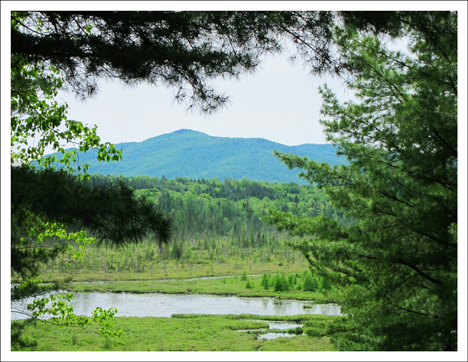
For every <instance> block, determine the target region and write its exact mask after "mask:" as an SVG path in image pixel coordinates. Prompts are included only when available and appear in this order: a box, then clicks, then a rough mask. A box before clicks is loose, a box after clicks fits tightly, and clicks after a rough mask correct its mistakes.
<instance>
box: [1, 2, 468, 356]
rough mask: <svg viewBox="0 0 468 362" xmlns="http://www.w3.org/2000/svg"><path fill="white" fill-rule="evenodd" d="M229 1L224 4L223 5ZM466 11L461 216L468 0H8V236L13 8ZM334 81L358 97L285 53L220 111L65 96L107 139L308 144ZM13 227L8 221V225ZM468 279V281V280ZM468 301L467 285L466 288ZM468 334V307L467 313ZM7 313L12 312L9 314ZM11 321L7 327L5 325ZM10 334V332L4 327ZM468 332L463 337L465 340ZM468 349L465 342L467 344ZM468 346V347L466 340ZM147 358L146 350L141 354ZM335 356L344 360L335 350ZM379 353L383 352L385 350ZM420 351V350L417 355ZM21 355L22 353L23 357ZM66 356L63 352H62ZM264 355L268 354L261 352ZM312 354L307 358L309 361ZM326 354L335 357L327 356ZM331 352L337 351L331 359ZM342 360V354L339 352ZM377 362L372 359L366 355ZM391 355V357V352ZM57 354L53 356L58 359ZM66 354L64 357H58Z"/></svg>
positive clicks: (122, 96) (233, 87)
mask: <svg viewBox="0 0 468 362" xmlns="http://www.w3.org/2000/svg"><path fill="white" fill-rule="evenodd" d="M220 4H221V5H220ZM72 6H73V8H75V9H88V10H136V9H139V10H182V9H183V10H228V7H229V10H402V9H407V10H457V9H458V10H459V11H460V13H459V17H460V20H459V34H460V38H459V39H460V41H459V45H460V48H459V64H460V66H459V97H460V99H462V102H460V106H459V107H460V108H459V119H460V122H459V137H460V138H461V139H462V140H464V141H462V142H459V154H460V163H459V165H460V169H459V173H460V182H461V185H462V187H460V188H459V201H460V211H461V215H460V216H461V219H462V220H466V200H467V193H466V191H467V188H466V164H467V162H466V154H467V142H466V132H467V126H466V124H467V122H466V119H467V113H466V98H467V92H466V79H467V74H466V64H467V63H466V34H467V17H466V3H465V2H461V1H455V2H450V1H430V2H411V1H399V2H398V1H397V2H380V1H375V2H372V1H370V2H367V1H366V2H351V1H345V2H333V1H330V2H315V1H300V2H294V1H287V2H276V1H272V2H265V1H263V2H237V3H230V2H198V1H197V2H174V1H172V2H159V1H144V2H138V1H135V2H133V1H117V2H97V1H96V2H76V3H75V2H65V1H57V2H55V1H54V2H46V1H41V2H15V1H2V2H1V8H2V12H1V18H2V22H1V27H2V32H1V35H2V42H1V48H2V53H1V57H2V69H1V71H2V77H1V78H2V107H1V114H2V122H1V124H2V126H1V127H2V128H1V130H2V132H1V134H2V145H1V147H2V152H1V157H2V165H1V168H2V190H1V191H2V198H1V199H2V204H1V206H2V240H8V238H9V233H8V230H9V225H10V221H9V214H10V203H9V197H10V195H9V193H10V187H9V186H10V177H9V171H10V159H9V150H10V141H9V134H10V128H9V127H10V126H9V122H8V119H9V117H10V114H9V97H10V95H9V93H10V92H9V86H10V85H9V80H8V79H9V76H10V70H9V61H10V54H9V45H10V44H9V23H10V21H9V11H11V10H30V9H35V10H72ZM323 83H327V84H328V85H329V86H330V87H332V89H334V90H335V91H336V92H337V93H338V94H339V96H340V97H341V98H342V99H346V98H349V97H350V96H351V95H350V94H349V93H348V92H346V89H345V88H344V87H343V86H342V85H341V84H340V82H339V81H338V80H336V79H331V78H325V79H320V78H314V77H312V76H310V75H309V74H308V71H307V69H303V68H302V64H301V63H299V64H297V65H296V66H292V65H291V64H290V62H289V61H288V60H287V59H286V57H283V58H279V57H277V58H270V59H267V60H266V61H265V62H264V63H263V64H262V66H261V68H260V69H259V70H258V71H257V73H256V74H254V75H244V76H242V77H241V80H240V81H234V80H228V81H224V82H222V81H216V82H215V83H214V84H216V85H217V87H216V88H217V89H218V90H220V91H224V92H225V93H227V94H228V95H230V96H231V105H229V106H228V107H227V108H225V109H222V110H221V111H219V112H218V113H217V114H215V115H213V116H210V117H204V116H199V115H197V114H195V115H191V114H187V113H186V112H185V108H184V107H183V106H180V105H177V104H173V93H174V90H173V89H166V88H164V87H159V88H153V87H150V86H146V85H140V86H138V87H136V88H130V89H129V88H128V87H127V86H125V85H123V84H121V83H119V82H114V83H106V82H101V83H100V91H99V93H98V95H97V96H96V97H95V98H93V99H88V100H87V101H86V102H84V103H82V102H81V101H78V100H77V99H76V98H75V97H74V96H73V95H71V94H67V93H60V95H59V99H62V100H64V101H66V102H67V103H68V104H69V118H70V119H76V120H79V121H82V122H83V123H86V124H88V125H94V124H96V125H97V126H98V134H99V135H100V136H101V140H102V141H103V142H112V143H119V142H130V141H143V140H145V139H148V138H151V137H155V136H157V135H160V134H164V133H169V132H173V131H175V130H178V129H181V128H188V129H193V130H197V131H200V132H204V133H207V134H209V135H211V136H224V137H260V138H266V139H269V140H272V141H275V142H279V143H283V144H286V145H298V144H303V143H325V137H324V135H323V132H322V127H321V125H320V124H319V123H318V119H319V110H320V107H321V98H320V96H319V94H318V87H319V85H321V84H323ZM3 226H6V227H3ZM466 235H467V232H466V223H460V229H459V239H460V240H467V237H466ZM1 254H2V271H6V272H5V273H4V272H2V296H8V292H9V290H8V288H9V279H8V277H9V276H8V274H9V273H8V271H7V270H6V269H7V268H8V264H9V247H8V242H5V243H2V253H1ZM460 255H461V256H462V258H463V260H464V261H466V259H465V258H466V243H461V244H460ZM460 268H461V269H463V270H461V273H460V276H461V277H462V278H461V279H462V280H461V285H463V286H464V285H466V284H465V282H466V280H465V279H464V278H465V275H466V262H463V263H460ZM464 281H465V282H464ZM459 293H460V294H459V295H462V294H463V295H462V296H463V300H464V301H465V303H461V304H460V305H465V306H466V288H465V287H463V289H462V290H460V291H459ZM460 313H462V314H460V323H461V324H463V330H464V331H465V334H464V336H465V337H466V308H465V309H463V310H461V311H460ZM8 315H9V300H8V298H7V297H6V298H3V297H2V320H3V321H5V322H4V323H2V344H3V340H4V338H5V339H7V338H9V337H8V335H9V330H8V325H7V324H8V323H7V322H8V318H9V317H8ZM4 316H6V317H5V318H3V317H4ZM5 326H6V327H5ZM3 332H5V333H3ZM462 337H463V336H461V340H463V338H462ZM460 348H462V347H461V346H460ZM463 348H464V350H465V351H466V346H463ZM139 356H141V355H139ZM334 356H335V357H334V358H337V357H336V355H334ZM374 357H375V358H382V357H381V356H380V355H379V356H378V357H377V356H374ZM413 357H414V355H412V358H413ZM425 357H427V359H426V360H437V359H438V358H439V356H435V357H434V355H431V356H429V355H425ZM19 358H21V357H19ZM57 358H58V357H57ZM260 358H261V357H260ZM308 358H309V357H307V359H308ZM321 358H327V357H322V355H321ZM330 358H331V357H330ZM338 358H339V357H338ZM361 358H363V360H368V358H369V360H372V359H374V358H371V357H361ZM389 358H390V357H389ZM51 360H52V359H51ZM58 360H59V359H58Z"/></svg>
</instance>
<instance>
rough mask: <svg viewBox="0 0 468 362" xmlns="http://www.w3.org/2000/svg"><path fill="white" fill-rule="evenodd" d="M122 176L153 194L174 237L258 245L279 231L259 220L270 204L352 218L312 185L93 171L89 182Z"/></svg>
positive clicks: (309, 213) (146, 193)
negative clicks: (224, 239)
mask: <svg viewBox="0 0 468 362" xmlns="http://www.w3.org/2000/svg"><path fill="white" fill-rule="evenodd" d="M117 180H122V182H123V183H124V184H125V185H126V186H130V187H131V188H133V189H135V190H136V192H135V193H136V196H145V197H148V198H149V199H150V200H151V201H153V202H155V203H156V204H158V205H159V207H160V208H161V211H162V212H164V213H165V214H168V215H170V217H171V219H172V220H173V222H174V228H173V233H174V234H173V235H174V240H175V241H179V240H185V239H187V238H191V239H193V238H195V239H199V238H202V239H205V238H219V237H235V238H244V239H245V240H246V241H245V242H246V243H250V244H252V245H251V246H252V247H253V246H258V244H259V243H261V241H262V240H265V237H272V236H276V237H277V236H278V233H279V232H278V231H277V230H276V229H275V228H273V227H272V226H271V225H270V224H268V223H264V222H263V221H261V219H260V218H261V216H262V215H265V214H266V213H267V211H268V209H270V208H271V209H276V210H281V211H286V212H292V213H293V214H294V215H297V216H301V217H314V216H318V215H325V216H326V217H329V218H331V219H335V220H339V221H340V222H341V223H344V224H349V223H350V220H346V219H345V218H344V215H343V211H342V210H336V209H334V208H333V207H332V206H331V204H330V202H329V200H328V198H327V197H326V196H325V194H324V193H323V192H322V191H321V190H320V189H318V188H316V187H314V186H311V185H298V184H296V183H294V182H290V183H276V182H275V183H269V182H258V181H251V180H248V179H245V178H243V179H242V180H240V181H239V180H233V179H231V178H225V179H224V181H223V182H221V181H220V180H219V179H211V180H206V179H199V180H193V179H189V178H182V177H178V178H175V179H168V178H166V177H161V178H158V177H149V176H136V177H115V176H103V175H92V177H91V180H90V182H92V183H95V184H97V185H99V184H108V183H110V182H115V181H117ZM247 239H248V240H247Z"/></svg>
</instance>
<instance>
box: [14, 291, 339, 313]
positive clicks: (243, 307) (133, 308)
mask: <svg viewBox="0 0 468 362" xmlns="http://www.w3.org/2000/svg"><path fill="white" fill-rule="evenodd" d="M274 301H275V299H273V298H239V297H232V296H231V297H227V296H211V295H179V294H174V295H173V294H158V293H149V294H131V293H121V294H114V293H75V297H74V298H73V299H72V302H71V304H72V305H73V309H74V312H75V314H77V315H86V316H91V313H92V311H93V310H94V309H95V308H96V307H101V308H103V309H109V308H111V307H114V308H117V310H118V312H117V314H116V316H118V317H170V316H171V315H173V314H258V315H280V316H285V315H297V314H328V315H339V314H340V307H339V306H337V305H315V306H313V307H312V308H310V309H304V308H303V307H302V306H303V302H299V301H293V300H282V301H281V304H275V303H274ZM19 318H25V317H24V316H21V315H19V314H17V313H12V319H19Z"/></svg>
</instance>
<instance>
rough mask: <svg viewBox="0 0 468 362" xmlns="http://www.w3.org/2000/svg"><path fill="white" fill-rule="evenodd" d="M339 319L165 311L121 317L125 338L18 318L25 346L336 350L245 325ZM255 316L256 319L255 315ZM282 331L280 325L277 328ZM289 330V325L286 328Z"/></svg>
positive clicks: (119, 325) (90, 327)
mask: <svg viewBox="0 0 468 362" xmlns="http://www.w3.org/2000/svg"><path fill="white" fill-rule="evenodd" d="M327 318H328V319H330V320H331V319H333V318H334V317H332V316H331V317H330V316H310V315H309V316H290V317H281V319H279V318H278V317H274V318H272V316H268V317H267V316H257V315H242V316H238V315H236V316H233V315H224V316H223V315H221V316H214V315H174V316H172V317H171V318H164V317H145V318H137V317H115V318H114V319H113V324H114V327H115V328H122V329H123V331H124V333H123V335H122V337H120V338H106V337H102V336H100V335H99V333H98V327H97V326H96V325H87V326H84V327H79V328H57V327H56V326H54V325H51V324H49V323H27V322H25V321H16V322H14V325H16V326H21V327H24V328H23V330H22V331H23V338H25V339H28V340H29V341H34V342H35V343H34V344H31V347H26V348H25V349H23V350H36V351H107V350H112V351H311V350H313V351H334V350H336V349H335V347H334V346H333V344H332V343H330V340H329V339H328V338H322V339H317V338H311V337H309V336H307V335H297V336H295V337H280V338H277V339H271V340H266V339H257V338H258V335H257V334H256V333H246V332H241V330H254V329H260V330H262V329H263V330H265V329H268V326H269V325H268V323H267V321H268V320H270V321H271V320H275V321H279V320H284V321H291V320H295V321H297V320H299V321H303V322H304V321H313V320H314V319H320V320H323V319H327ZM251 319H255V320H251ZM274 331H276V330H274ZM281 332H284V331H281Z"/></svg>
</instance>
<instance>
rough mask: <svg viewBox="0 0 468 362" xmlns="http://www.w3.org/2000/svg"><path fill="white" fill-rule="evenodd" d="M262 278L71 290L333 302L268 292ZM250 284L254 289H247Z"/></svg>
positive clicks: (293, 291)
mask: <svg viewBox="0 0 468 362" xmlns="http://www.w3.org/2000/svg"><path fill="white" fill-rule="evenodd" d="M261 278H262V277H261V276H248V278H247V281H245V280H244V281H243V280H241V278H240V277H237V276H236V277H223V278H218V279H190V280H171V281H163V280H142V281H138V282H136V281H120V282H112V283H99V284H71V285H69V290H70V291H74V292H110V293H122V292H126V293H166V294H210V295H230V296H239V297H272V298H278V297H281V298H282V299H297V300H309V301H312V300H313V301H315V302H316V303H327V302H330V300H329V298H328V297H327V294H326V293H321V292H304V291H302V290H297V287H298V285H300V283H301V281H300V280H301V279H300V278H299V279H298V285H296V288H294V287H293V288H292V289H291V290H289V291H282V292H280V291H275V288H274V287H269V288H268V290H266V289H265V288H264V287H262V286H261ZM247 283H249V284H250V287H251V288H247Z"/></svg>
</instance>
